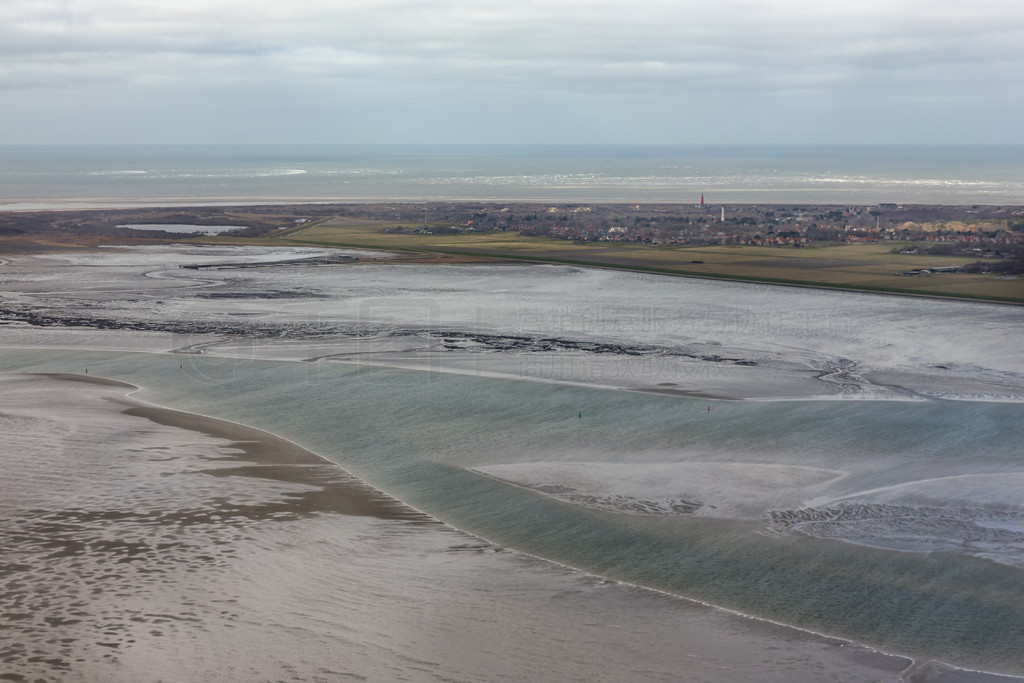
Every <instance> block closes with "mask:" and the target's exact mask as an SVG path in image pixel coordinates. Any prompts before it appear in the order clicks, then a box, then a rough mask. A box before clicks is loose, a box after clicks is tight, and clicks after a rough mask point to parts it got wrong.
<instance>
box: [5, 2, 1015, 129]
mask: <svg viewBox="0 0 1024 683" xmlns="http://www.w3.org/2000/svg"><path fill="white" fill-rule="evenodd" d="M1022 121H1024V1H1022V0H970V2H967V1H957V2H953V1H952V0H760V1H758V0H675V1H669V0H616V1H609V0H587V1H586V2H583V1H577V0H505V1H504V2H494V1H490V0H420V1H411V0H0V143H22V142H24V143H91V142H95V143H110V142H131V143H136V142H152V143H167V142H170V143H190V142H196V143H211V142H269V143H274V142H314V143H318V142H323V143H329V142H402V143H404V142H441V143H444V142H481V143H486V142H537V143H550V142H572V143H576V142H638V143H689V142H697V143H701V142H836V143H846V142H991V143H1007V142H1014V143H1021V142H1024V124H1022Z"/></svg>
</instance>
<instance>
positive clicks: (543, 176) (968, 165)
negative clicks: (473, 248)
mask: <svg viewBox="0 0 1024 683" xmlns="http://www.w3.org/2000/svg"><path fill="white" fill-rule="evenodd" d="M701 194H704V195H705V198H706V201H708V202H712V203H730V202H732V203H776V204H778V203H788V202H793V203H818V204H868V205H871V204H876V203H881V202H896V203H910V204H914V203H917V204H953V205H973V204H989V205H1024V145H945V146H936V145H657V146H655V145H646V146H637V145H231V146H222V145H181V146H153V145H125V146H105V145H96V146H94V145H80V146H68V145H60V146H33V145H26V146H0V208H7V209H16V208H49V206H50V204H52V203H53V202H48V201H47V200H65V202H64V203H62V204H60V206H62V207H66V206H67V203H66V200H75V199H77V200H83V203H84V204H85V205H90V206H92V205H104V206H112V205H117V204H118V201H119V200H121V201H124V202H135V203H137V202H138V200H142V199H153V200H156V201H157V202H158V203H159V202H160V201H161V200H162V201H164V202H169V203H182V200H188V199H193V200H201V201H204V202H217V201H238V200H244V201H252V202H269V201H271V200H282V199H284V200H297V201H339V202H344V201H376V200H388V201H396V200H437V201H442V200H455V199H473V200H488V199H493V200H498V201H510V200H539V201H565V202H697V201H699V200H700V196H701Z"/></svg>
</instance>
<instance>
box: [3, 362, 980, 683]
mask: <svg viewBox="0 0 1024 683" xmlns="http://www.w3.org/2000/svg"><path fill="white" fill-rule="evenodd" d="M0 388H2V392H0V424H2V427H3V434H4V444H5V446H4V448H3V450H2V457H0V470H2V472H3V477H2V478H0V481H2V482H3V483H2V487H3V492H2V493H3V495H2V496H0V512H2V518H3V520H4V523H3V526H2V527H0V536H2V539H3V543H2V546H3V548H4V557H3V563H2V565H0V566H2V573H0V576H2V579H3V584H2V585H3V588H2V592H0V614H2V615H3V617H2V619H0V624H2V627H0V679H2V680H10V681H30V680H31V681H36V680H44V681H45V680H53V681H57V680H59V681H199V680H227V681H263V680H266V681H269V680H280V679H283V678H287V679H288V680H298V681H335V680H349V679H355V680H398V679H401V680H474V681H483V680H552V681H554V680H609V681H610V680H666V681H668V680H680V678H683V679H686V680H718V681H721V680H761V681H810V680H843V681H861V680H863V681H869V680H870V681H877V680H891V681H897V680H914V681H927V680H936V681H938V680H941V681H951V680H958V681H983V680H996V679H995V677H990V676H986V675H982V674H971V673H969V672H963V671H955V670H952V669H951V668H949V667H945V666H943V665H939V664H936V663H925V664H920V665H916V666H915V665H914V663H913V662H912V661H911V660H909V659H908V658H904V657H900V656H895V655H887V654H884V653H880V652H877V651H874V650H871V649H868V648H864V647H861V646H858V645H855V644H852V643H849V642H846V641H842V640H838V639H833V638H825V637H820V636H816V635H812V634H809V633H806V632H802V631H798V630H794V629H790V628H786V627H782V626H776V625H773V624H770V623H768V622H763V621H757V620H752V619H748V618H744V617H741V616H738V615H735V614H732V613H729V612H726V611H723V610H718V609H715V608H711V607H706V606H703V605H700V604H697V603H692V602H689V601H685V600H680V599H677V598H674V597H671V596H666V595H663V594H659V593H656V592H651V591H646V590H642V589H639V588H635V587H632V586H629V585H625V584H619V583H615V582H608V581H604V580H602V579H600V578H598V577H594V576H592V575H589V574H585V573H581V572H577V571H574V570H571V569H568V568H565V567H561V566H558V565H552V564H550V563H547V562H543V561H540V560H537V559H534V558H531V557H528V556H524V555H520V554H517V553H513V552H509V551H504V550H502V549H500V548H497V547H494V546H493V545H491V544H489V543H487V542H485V541H482V540H480V539H478V538H474V537H472V536H469V535H466V534H463V533H461V532H459V531H456V530H454V529H452V528H450V527H448V526H445V525H443V524H441V523H439V522H437V521H435V520H432V519H431V518H429V517H427V516H425V515H423V514H421V513H418V512H416V511H415V510H412V509H411V508H408V507H407V506H404V505H402V504H401V503H399V502H397V501H395V500H393V499H391V498H388V497H387V496H385V495H383V494H381V493H379V492H377V491H375V490H373V489H372V488H370V487H367V486H365V485H364V484H362V483H360V482H359V481H358V480H356V479H355V478H353V477H351V476H350V475H348V474H347V473H345V472H344V471H343V470H342V469H341V468H339V467H337V466H336V465H334V464H332V463H328V462H326V461H324V460H323V459H321V458H320V457H319V456H318V455H316V454H314V453H311V452H310V451H307V450H304V449H302V448H300V447H299V446H297V445H295V444H294V443H292V442H290V441H287V440H284V439H280V438H278V437H275V436H274V435H272V434H269V433H267V432H262V431H259V430H255V429H252V428H249V427H245V426H242V425H238V424H234V423H230V422H225V421H221V420H215V419H211V418H207V417H203V416H199V415H194V414H190V413H182V412H177V411H172V410H167V409H164V408H159V407H155V406H151V405H147V404H143V403H140V402H138V401H135V400H133V399H132V398H130V397H126V394H128V393H130V392H132V391H133V389H134V387H132V386H131V385H126V384H123V383H120V382H113V381H108V380H102V379H99V378H95V377H92V376H89V377H86V376H84V375H83V376H75V375H30V374H4V375H0ZM553 644H557V645H556V646H553ZM901 676H902V678H901Z"/></svg>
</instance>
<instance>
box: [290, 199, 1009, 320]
mask: <svg viewBox="0 0 1024 683" xmlns="http://www.w3.org/2000/svg"><path fill="white" fill-rule="evenodd" d="M402 225H405V226H408V223H405V224H402ZM396 227H399V224H395V223H387V222H380V221H365V220H363V221H359V220H351V219H332V220H328V221H323V222H319V223H316V224H314V225H311V226H304V227H299V228H295V229H292V230H288V231H287V232H283V233H281V234H280V235H278V236H277V237H276V238H275V241H276V242H277V243H282V242H284V243H289V244H303V245H322V246H336V247H364V248H371V249H386V250H393V251H406V252H419V253H427V254H447V255H457V256H464V257H479V258H498V259H513V260H525V261H538V262H546V263H567V264H576V265H586V266H597V267H607V268H622V269H626V270H636V271H644V272H655V273H666V274H675V275H691V276H701V277H712V278H728V279H735V280H750V281H758V282H772V283H780V284H792V285H805V286H815V287H832V288H840V289H855V290H867V291H880V292H892V293H901V294H916V295H928V296H946V297H965V298H972V299H986V300H993V301H1007V302H1015V303H1024V279H1006V278H1000V277H997V276H993V275H990V274H968V273H934V274H928V275H915V276H908V275H902V273H904V272H906V271H909V270H913V269H918V268H929V267H936V266H951V265H966V264H968V263H972V262H974V261H976V260H977V259H976V258H971V257H954V256H933V255H920V254H896V253H893V252H892V250H893V248H894V247H898V246H900V244H901V243H897V242H879V243H868V244H849V245H847V244H834V243H820V244H810V245H807V246H805V247H803V248H799V249H798V248H793V247H753V246H702V247H672V246H664V245H659V246H647V245H640V244H631V243H611V242H590V243H585V244H579V243H573V242H569V241H566V240H556V239H550V238H545V237H522V236H520V235H519V233H517V232H497V231H495V232H480V233H460V234H451V235H421V234H406V233H401V234H400V233H390V234H389V233H387V232H385V229H389V228H390V229H394V228H396Z"/></svg>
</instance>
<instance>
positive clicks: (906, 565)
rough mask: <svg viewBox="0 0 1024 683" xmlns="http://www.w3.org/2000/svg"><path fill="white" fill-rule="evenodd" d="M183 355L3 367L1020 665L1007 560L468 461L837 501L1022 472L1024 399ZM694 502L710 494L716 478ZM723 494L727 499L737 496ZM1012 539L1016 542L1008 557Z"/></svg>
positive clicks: (799, 606) (495, 515) (901, 641)
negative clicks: (712, 397)
mask: <svg viewBox="0 0 1024 683" xmlns="http://www.w3.org/2000/svg"><path fill="white" fill-rule="evenodd" d="M178 360H179V359H178V358H175V357H173V356H161V355H147V354H137V355H136V354H130V355H119V354H109V353H75V352H59V351H49V352H45V353H43V352H31V351H21V350H19V351H11V352H9V353H5V355H4V358H3V361H2V362H3V367H4V368H5V369H14V368H18V369H27V368H31V369H34V370H40V371H44V370H45V371H49V372H54V371H60V372H67V371H77V372H82V371H83V370H84V368H85V367H88V369H89V373H90V374H99V375H102V376H105V377H111V378H115V379H120V380H123V381H129V382H133V383H136V384H139V385H141V386H143V387H146V390H145V391H144V392H142V394H141V396H142V397H143V398H148V399H149V400H154V401H158V402H160V403H164V404H166V405H169V406H173V407H180V408H186V409H190V410H196V411H199V412H203V413H207V414H211V415H215V416H218V417H225V418H229V419H234V420H238V421H241V422H246V423H249V424H257V425H259V426H260V427H263V428H266V429H270V430H271V431H274V432H275V433H279V434H282V435H284V436H287V437H289V438H291V439H294V440H295V441H297V442H299V443H301V444H302V445H305V446H308V447H310V448H312V449H313V450H315V451H317V452H319V453H321V454H323V455H325V456H328V457H330V458H331V459H334V460H335V461H337V462H339V463H340V464H342V465H344V466H345V467H346V468H348V469H349V470H350V471H352V472H354V473H355V474H357V475H359V476H361V477H363V478H365V479H366V480H367V481H369V482H370V483H372V484H374V485H376V486H378V487H380V488H382V489H384V490H385V491H387V492H389V493H391V494H393V495H395V496H397V497H398V498H400V499H402V500H404V501H406V502H408V503H410V504H412V505H414V506H416V507H418V508H420V509H422V510H424V511H427V512H430V513H431V514H434V515H436V516H437V517H439V518H441V519H442V520H444V521H446V522H449V523H451V524H453V525H454V526H456V527H459V528H462V529H465V530H467V531H470V532H472V533H475V534H478V535H480V536H483V537H485V538H487V539H489V540H491V541H493V542H495V543H498V544H500V545H504V546H508V547H512V548H515V549H518V550H522V551H525V552H528V553H533V554H536V555H540V556H542V557H547V558H550V559H554V560H557V561H559V562H563V563H565V564H569V565H572V566H577V567H582V568H585V569H587V570H589V571H593V572H597V573H600V574H602V575H605V576H609V577H613V578H618V579H623V580H627V581H631V582H635V583H639V584H642V585H646V586H651V587H655V588H660V589H663V590H668V591H671V592H677V593H680V594H683V595H687V596H691V597H696V598H699V599H702V600H706V601H709V602H712V603H714V604H719V605H723V606H727V607H730V608H733V609H737V610H739V611H742V612H746V613H751V614H756V615H758V616H763V617H766V618H770V619H774V620H778V621H781V622H784V623H790V624H795V625H799V626H803V627H805V628H809V629H812V630H817V631H822V632H827V633H830V634H835V635H841V636H845V637H849V638H853V639H855V640H859V641H863V642H867V643H870V644H873V645H876V646H879V647H884V648H887V649H890V650H894V651H898V652H902V653H907V654H911V655H915V656H923V657H926V658H938V659H942V660H945V661H952V662H953V663H956V664H959V665H966V666H971V667H978V668H982V669H987V670H1001V671H1006V672H1016V673H1024V661H1022V659H1021V654H1020V648H1019V644H1020V643H1021V642H1024V581H1021V569H1020V568H1018V567H1014V566H1011V565H1010V564H1006V563H998V562H993V561H990V560H986V559H981V558H979V557H976V556H972V555H971V554H967V553H963V552H959V553H954V552H932V553H927V552H896V551H892V550H884V549H881V548H877V547H867V546H865V545H860V544H852V543H847V542H843V541H840V540H835V539H831V538H816V537H813V536H810V535H805V534H799V533H784V534H779V533H774V532H772V531H771V530H770V529H768V526H767V521H766V519H763V518H756V517H754V518H722V517H716V516H714V514H710V515H700V514H694V515H678V516H644V515H629V514H623V513H621V512H612V511H608V510H601V509H594V508H592V507H588V506H585V505H578V504H572V503H568V502H566V501H564V500H559V499H557V498H555V497H552V496H550V495H546V494H545V493H543V492H540V491H537V490H531V489H528V488H524V487H522V486H512V485H509V484H506V483H503V482H501V481H498V480H495V479H493V478H489V477H484V476H481V475H479V474H475V473H473V472H471V471H469V470H468V469H467V468H469V467H486V466H488V465H500V464H510V463H513V464H519V465H522V466H523V467H525V468H526V469H527V471H529V466H530V464H536V463H552V462H560V463H576V464H578V463H583V465H582V466H583V467H584V468H585V467H586V463H631V464H634V465H635V466H636V467H637V468H638V469H641V470H642V468H643V467H644V466H645V465H663V464H665V463H670V462H682V463H700V462H713V463H727V462H747V463H760V464H777V465H787V466H794V465H800V466H813V467H820V468H823V469H834V470H841V471H843V472H845V473H846V476H844V477H841V478H839V479H838V480H836V483H834V484H830V485H829V486H828V487H826V488H825V489H823V490H819V491H817V496H818V498H821V499H823V500H826V499H827V500H838V499H844V500H845V499H850V498H851V496H852V497H854V498H855V497H856V495H855V494H857V493H858V492H868V491H875V490H877V489H878V488H880V487H884V486H887V485H893V484H898V483H901V482H904V483H905V482H913V481H920V480H922V479H925V478H928V479H930V478H934V477H935V476H936V475H942V476H945V477H953V478H955V477H957V476H961V475H963V474H967V473H977V472H1004V473H1011V474H1014V475H1016V474H1018V473H1020V472H1021V471H1022V470H1024V461H1022V459H1021V457H1020V454H1019V449H1018V448H1016V447H1015V444H1019V443H1020V442H1021V439H1022V438H1024V421H1022V420H1021V419H1020V417H1021V407H1020V405H1019V404H1013V403H984V402H970V403H967V402H952V401H935V400H933V401H920V402H913V403H907V402H896V403H894V402H880V401H879V402H875V401H869V402H853V403H839V404H837V403H835V402H815V401H800V402H771V403H763V402H761V403H759V402H753V403H751V402H716V403H715V404H714V406H713V409H712V410H711V411H707V410H706V408H707V405H708V404H707V402H706V401H700V400H698V399H688V398H681V397H675V396H657V395H642V394H636V393H629V392H622V391H610V390H599V389H589V388H583V387H577V386H559V385H549V384H540V383H534V382H526V381H512V380H496V379H489V378H480V377H465V376H457V375H447V374H438V373H424V372H414V371H403V370H396V369H386V368H366V367H360V366H351V365H345V364H336V363H335V364H328V363H323V362H320V363H317V364H310V363H294V362H282V363H274V362H265V361H249V362H241V361H238V360H234V359H216V358H201V357H197V358H193V359H190V362H189V363H188V364H182V365H185V367H181V368H179V363H178ZM580 413H582V415H583V417H579V414H580ZM967 455H969V456H970V457H966V456H967ZM539 469H541V468H539ZM685 484H686V482H685V481H682V480H680V481H679V485H680V486H681V487H685ZM723 488H727V487H723ZM686 493H687V492H686V491H684V490H681V491H680V494H686ZM805 493H806V492H805V491H802V490H794V491H793V492H792V493H791V498H792V499H791V506H792V507H793V508H800V507H802V506H804V505H805V504H807V503H808V502H809V501H808V500H805V499H804V498H802V496H803V495H805ZM926 493H927V492H926ZM702 494H703V495H704V496H705V499H704V500H702V501H701V502H702V503H703V504H704V505H705V506H707V507H709V508H710V507H711V506H713V505H715V501H716V499H715V498H714V495H715V493H714V490H713V487H712V488H705V489H704V490H703V491H702ZM718 495H720V496H721V497H722V498H721V500H722V501H723V503H732V502H733V501H732V498H731V497H730V494H729V492H728V491H722V492H720V493H719V494H718ZM818 502H819V504H820V503H821V501H818ZM968 503H970V504H971V505H974V506H976V507H980V508H984V507H985V504H984V503H985V502H984V501H978V500H974V501H973V502H971V501H968ZM917 504H918V505H920V501H918V503H917ZM990 507H991V506H990ZM997 507H1001V508H1002V509H1011V508H1012V506H1010V507H1008V506H1007V505H1006V504H1005V501H1003V502H1002V503H1000V505H999V506H997ZM1016 509H1017V510H1019V505H1018V506H1017V508H1016ZM869 540H870V539H869ZM1015 543H1016V545H1015ZM1019 547H1020V545H1019V541H1013V540H1012V539H1011V541H1010V542H1009V544H1008V547H1007V548H1004V552H1006V553H1010V554H1012V552H1013V551H1014V549H1015V548H1016V549H1018V550H1019ZM997 554H998V553H997Z"/></svg>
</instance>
